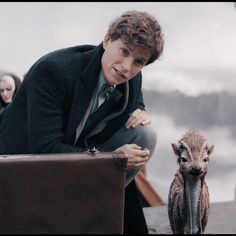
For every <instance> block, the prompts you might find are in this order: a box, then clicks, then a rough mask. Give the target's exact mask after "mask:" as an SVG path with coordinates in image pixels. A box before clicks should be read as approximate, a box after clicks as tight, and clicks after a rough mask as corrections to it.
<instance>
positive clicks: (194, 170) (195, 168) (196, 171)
mask: <svg viewBox="0 0 236 236" xmlns="http://www.w3.org/2000/svg"><path fill="white" fill-rule="evenodd" d="M189 173H190V174H191V175H196V176H198V175H200V174H201V173H202V167H201V166H193V167H192V169H191V171H190V172H189Z"/></svg>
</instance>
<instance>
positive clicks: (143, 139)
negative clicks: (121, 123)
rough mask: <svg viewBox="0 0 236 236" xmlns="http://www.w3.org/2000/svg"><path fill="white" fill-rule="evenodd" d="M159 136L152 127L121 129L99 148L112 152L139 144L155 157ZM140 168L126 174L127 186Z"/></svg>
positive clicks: (130, 170)
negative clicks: (122, 147) (125, 146)
mask: <svg viewBox="0 0 236 236" xmlns="http://www.w3.org/2000/svg"><path fill="white" fill-rule="evenodd" d="M156 141H157V135H156V132H155V130H154V129H153V128H152V126H151V125H146V126H139V127H137V128H134V129H133V128H130V129H126V128H125V127H121V128H120V129H119V130H118V131H117V132H116V133H115V134H114V135H113V136H112V137H111V138H110V139H109V140H108V141H107V142H106V143H104V144H101V145H99V146H97V147H96V148H97V149H98V150H99V151H104V152H110V151H114V150H115V149H117V148H118V147H120V146H122V145H124V144H137V145H139V146H141V147H142V148H147V149H149V151H150V157H151V156H152V155H153V153H154V150H155V147H156ZM140 170H141V169H140V168H137V169H129V170H127V172H126V186H127V185H128V184H129V183H130V182H131V181H132V180H133V179H134V177H135V176H136V174H137V173H138V172H139V171H140Z"/></svg>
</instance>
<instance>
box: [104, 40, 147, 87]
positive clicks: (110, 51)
mask: <svg viewBox="0 0 236 236" xmlns="http://www.w3.org/2000/svg"><path fill="white" fill-rule="evenodd" d="M103 48H104V50H105V51H104V54H103V56H102V69H103V73H104V77H105V80H106V81H107V83H108V84H110V85H115V84H122V83H124V82H127V81H128V80H130V79H132V78H133V77H134V76H135V75H137V74H138V73H139V72H140V71H141V69H142V68H143V67H144V65H145V64H146V63H147V61H148V60H149V58H150V54H149V53H147V52H146V51H144V50H142V49H140V48H139V47H133V48H132V50H131V49H130V48H129V47H127V46H126V45H125V44H124V43H123V42H122V41H121V40H120V39H117V40H115V41H111V40H110V38H109V37H107V36H106V37H105V39H104V41H103Z"/></svg>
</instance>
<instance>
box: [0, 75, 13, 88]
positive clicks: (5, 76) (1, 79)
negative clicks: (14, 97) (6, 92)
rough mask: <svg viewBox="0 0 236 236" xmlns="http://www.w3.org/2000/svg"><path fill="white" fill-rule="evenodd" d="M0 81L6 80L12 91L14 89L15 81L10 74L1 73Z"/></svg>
mask: <svg viewBox="0 0 236 236" xmlns="http://www.w3.org/2000/svg"><path fill="white" fill-rule="evenodd" d="M1 81H5V82H7V83H8V84H9V85H10V86H11V88H12V90H13V91H15V90H16V83H15V80H14V79H13V78H12V77H11V76H10V75H3V76H2V77H1V78H0V82H1ZM0 84H1V83H0Z"/></svg>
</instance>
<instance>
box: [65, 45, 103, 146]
mask: <svg viewBox="0 0 236 236" xmlns="http://www.w3.org/2000/svg"><path fill="white" fill-rule="evenodd" d="M102 54H103V48H102V45H101V44H100V45H99V46H97V47H95V48H94V49H93V50H90V51H88V52H84V53H83V54H82V56H81V57H80V59H79V60H81V63H80V68H77V70H76V73H75V74H74V75H73V79H74V80H75V86H74V87H73V88H72V90H73V91H72V90H71V91H70V93H71V95H72V96H73V98H72V104H71V109H70V114H69V118H68V122H67V123H68V126H67V128H66V132H65V135H64V138H63V140H64V142H65V143H67V144H70V145H72V144H73V142H74V139H75V132H76V128H77V126H78V125H79V123H80V122H81V120H82V119H83V117H84V114H85V112H86V110H87V108H88V106H89V104H90V101H91V99H92V94H93V92H94V89H95V88H96V85H97V82H98V76H99V72H100V70H101V57H102ZM78 64H79V63H78Z"/></svg>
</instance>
